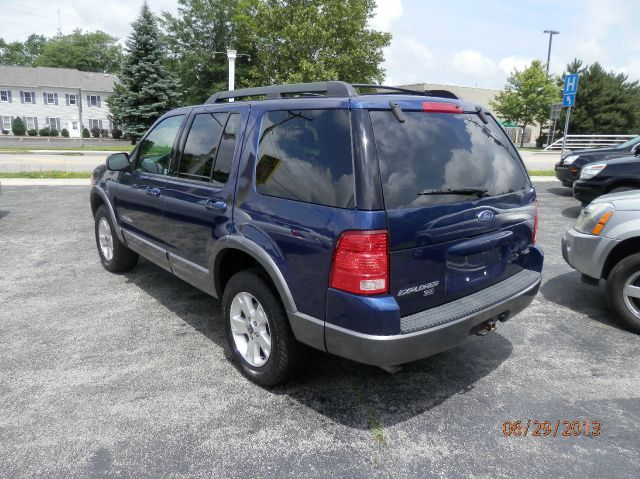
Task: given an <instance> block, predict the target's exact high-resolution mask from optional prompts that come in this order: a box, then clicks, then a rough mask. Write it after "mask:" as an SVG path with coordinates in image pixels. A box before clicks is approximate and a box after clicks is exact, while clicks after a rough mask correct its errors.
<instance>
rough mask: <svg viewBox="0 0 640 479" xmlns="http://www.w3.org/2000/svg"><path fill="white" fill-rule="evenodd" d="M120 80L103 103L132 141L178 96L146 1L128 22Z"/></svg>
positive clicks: (170, 106)
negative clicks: (130, 31)
mask: <svg viewBox="0 0 640 479" xmlns="http://www.w3.org/2000/svg"><path fill="white" fill-rule="evenodd" d="M132 28H133V32H132V33H131V35H130V36H129V38H128V39H127V42H126V53H127V55H126V57H125V59H124V61H123V63H122V68H121V73H120V75H119V79H120V83H119V84H117V85H116V88H115V89H114V94H113V95H111V97H109V98H108V99H107V104H108V105H109V108H110V110H111V113H112V115H113V117H114V119H115V120H116V122H117V123H118V124H120V125H122V126H123V131H124V132H125V134H127V135H129V137H130V138H131V139H132V140H134V141H136V140H138V139H139V138H140V137H141V136H142V135H143V134H144V132H145V131H146V130H147V129H148V128H149V127H150V126H151V125H152V124H153V122H154V121H156V120H157V119H158V117H160V116H161V115H162V114H163V113H165V112H166V111H168V110H170V109H172V108H174V107H175V106H176V105H177V104H178V100H179V93H178V92H179V85H178V81H177V80H176V78H175V77H174V76H173V74H171V73H170V72H169V71H168V70H167V68H166V66H165V62H166V57H165V54H164V52H163V50H162V46H161V43H160V32H159V30H158V26H157V20H156V18H155V16H154V15H153V14H152V13H151V10H149V6H148V5H147V3H146V1H145V2H144V3H143V4H142V8H141V9H140V15H139V16H138V18H137V19H136V20H135V21H134V22H133V23H132Z"/></svg>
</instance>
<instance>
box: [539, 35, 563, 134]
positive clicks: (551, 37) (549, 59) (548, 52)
mask: <svg viewBox="0 0 640 479" xmlns="http://www.w3.org/2000/svg"><path fill="white" fill-rule="evenodd" d="M543 33H548V34H549V49H548V50H547V79H548V78H549V64H550V63H551V42H552V41H553V36H554V35H558V34H560V32H559V31H557V30H545V31H544V32H543ZM551 123H553V124H554V129H555V121H553V120H552V118H551V116H549V131H548V132H547V146H548V145H550V144H551V142H550V141H549V137H551V136H552V132H551ZM540 134H542V131H541V133H540Z"/></svg>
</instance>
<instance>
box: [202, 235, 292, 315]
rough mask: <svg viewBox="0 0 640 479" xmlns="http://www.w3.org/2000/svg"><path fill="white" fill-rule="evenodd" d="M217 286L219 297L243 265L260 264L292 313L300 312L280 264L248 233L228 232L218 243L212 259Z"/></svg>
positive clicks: (214, 280)
mask: <svg viewBox="0 0 640 479" xmlns="http://www.w3.org/2000/svg"><path fill="white" fill-rule="evenodd" d="M212 263H213V264H212V271H213V289H214V291H215V293H216V296H217V297H218V298H221V297H222V293H223V291H224V287H225V285H226V283H227V282H228V281H229V279H230V278H231V276H233V274H235V273H237V272H238V271H241V270H243V269H247V268H251V267H257V268H258V269H260V270H262V271H263V272H264V274H265V279H266V280H268V282H270V283H271V286H273V288H274V289H275V291H276V292H277V293H278V295H279V296H280V299H281V300H282V304H283V305H284V308H285V310H286V311H287V312H288V313H295V312H297V308H296V304H295V301H294V299H293V296H292V294H291V290H290V289H289V286H288V285H287V282H286V280H285V279H284V276H283V274H282V272H281V271H280V268H279V267H278V266H277V265H276V263H275V261H274V260H273V258H271V256H269V255H268V254H267V253H266V252H265V251H264V250H263V249H262V248H260V247H259V246H258V245H257V244H255V243H254V242H252V241H250V240H248V239H246V238H244V237H233V236H227V237H225V238H221V239H220V240H218V242H217V243H216V248H215V251H214V255H213V262H212Z"/></svg>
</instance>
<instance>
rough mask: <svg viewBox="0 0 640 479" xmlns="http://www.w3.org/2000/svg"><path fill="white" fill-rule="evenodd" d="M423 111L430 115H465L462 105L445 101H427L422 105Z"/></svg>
mask: <svg viewBox="0 0 640 479" xmlns="http://www.w3.org/2000/svg"><path fill="white" fill-rule="evenodd" d="M422 111H428V112H430V113H464V110H463V109H462V107H461V106H460V105H456V104H455V103H447V102H445V101H425V102H424V103H422Z"/></svg>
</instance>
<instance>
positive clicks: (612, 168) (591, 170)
mask: <svg viewBox="0 0 640 479" xmlns="http://www.w3.org/2000/svg"><path fill="white" fill-rule="evenodd" d="M638 154H640V152H638ZM638 188H640V157H639V156H626V157H622V158H614V159H610V160H604V161H598V162H596V163H589V164H588V165H586V166H585V167H584V168H583V169H582V172H581V173H580V179H579V180H577V181H576V182H574V183H573V196H574V198H576V199H577V200H579V201H580V202H582V203H590V202H591V201H593V200H594V199H595V198H597V197H598V196H601V195H605V194H607V193H620V192H622V191H629V190H636V189H638Z"/></svg>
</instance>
